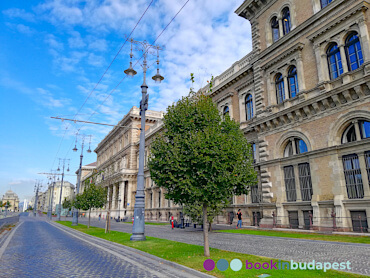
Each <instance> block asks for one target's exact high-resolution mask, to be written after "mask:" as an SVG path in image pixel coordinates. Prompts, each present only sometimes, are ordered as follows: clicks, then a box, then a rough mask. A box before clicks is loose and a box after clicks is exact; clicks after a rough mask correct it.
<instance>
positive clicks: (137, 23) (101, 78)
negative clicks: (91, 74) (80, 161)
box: [52, 0, 154, 168]
mask: <svg viewBox="0 0 370 278" xmlns="http://www.w3.org/2000/svg"><path fill="white" fill-rule="evenodd" d="M153 2H154V0H151V1H150V3H149V5H148V6H147V8H146V9H145V11H144V12H143V14H142V15H141V17H140V19H139V20H138V21H137V22H136V24H135V26H134V28H133V29H132V30H131V32H130V35H129V36H128V37H127V39H126V40H125V42H124V43H123V44H122V46H121V47H120V49H119V50H118V52H117V54H116V55H115V56H114V58H113V60H112V62H111V63H110V64H109V66H108V67H107V69H106V70H105V71H104V73H103V75H102V76H101V77H100V79H99V81H98V82H97V83H96V85H95V86H94V88H93V89H92V90H91V91H90V93H89V95H88V96H87V98H86V99H85V101H84V103H83V104H82V105H81V107H80V109H79V110H78V111H77V113H76V114H75V115H74V117H73V118H76V117H77V115H78V113H79V112H80V111H81V110H82V108H83V107H84V106H85V104H86V102H87V100H88V99H89V98H90V97H91V95H92V93H93V92H94V91H95V89H96V88H97V87H98V85H99V84H100V82H101V81H102V80H103V78H104V76H105V74H106V73H107V72H108V70H109V69H110V67H111V66H112V64H113V62H114V61H115V60H116V58H117V57H118V55H119V53H120V52H121V50H122V48H123V47H124V46H125V44H126V43H127V41H128V39H129V38H130V37H131V35H132V33H133V32H134V31H135V29H136V27H137V26H138V25H139V23H140V21H141V20H142V19H143V17H144V15H145V14H146V12H147V11H148V10H149V8H150V6H151V5H152V3H153ZM69 126H70V124H68V125H67V127H66V130H65V132H64V134H63V137H62V139H61V141H60V143H59V146H58V151H57V153H56V155H55V158H54V161H53V164H52V168H53V167H54V164H55V161H56V159H57V157H58V154H59V151H60V148H61V145H62V142H63V140H64V137H65V136H66V134H67V130H68V128H69Z"/></svg>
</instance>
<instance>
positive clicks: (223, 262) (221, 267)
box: [217, 259, 229, 271]
mask: <svg viewBox="0 0 370 278" xmlns="http://www.w3.org/2000/svg"><path fill="white" fill-rule="evenodd" d="M217 268H218V270H219V271H225V270H227V269H228V268H229V262H228V261H226V260H225V259H220V260H218V262H217Z"/></svg>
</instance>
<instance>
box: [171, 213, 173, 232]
mask: <svg viewBox="0 0 370 278" xmlns="http://www.w3.org/2000/svg"><path fill="white" fill-rule="evenodd" d="M173 222H174V221H173V215H172V216H171V226H172V230H173V228H174V223H173Z"/></svg>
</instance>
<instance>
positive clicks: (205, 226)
mask: <svg viewBox="0 0 370 278" xmlns="http://www.w3.org/2000/svg"><path fill="white" fill-rule="evenodd" d="M203 238H204V256H205V257H209V256H210V253H209V242H208V229H207V205H206V204H203Z"/></svg>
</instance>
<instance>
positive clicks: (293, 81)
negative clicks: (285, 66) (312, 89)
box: [288, 66, 299, 98]
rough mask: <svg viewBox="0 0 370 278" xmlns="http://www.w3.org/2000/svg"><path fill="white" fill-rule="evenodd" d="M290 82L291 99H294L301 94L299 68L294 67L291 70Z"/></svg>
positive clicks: (289, 74) (289, 73)
mask: <svg viewBox="0 0 370 278" xmlns="http://www.w3.org/2000/svg"><path fill="white" fill-rule="evenodd" d="M288 82H289V97H290V98H293V97H295V96H296V95H297V94H298V92H299V88H298V78H297V68H296V67H294V66H292V67H291V68H290V69H289V72H288Z"/></svg>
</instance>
